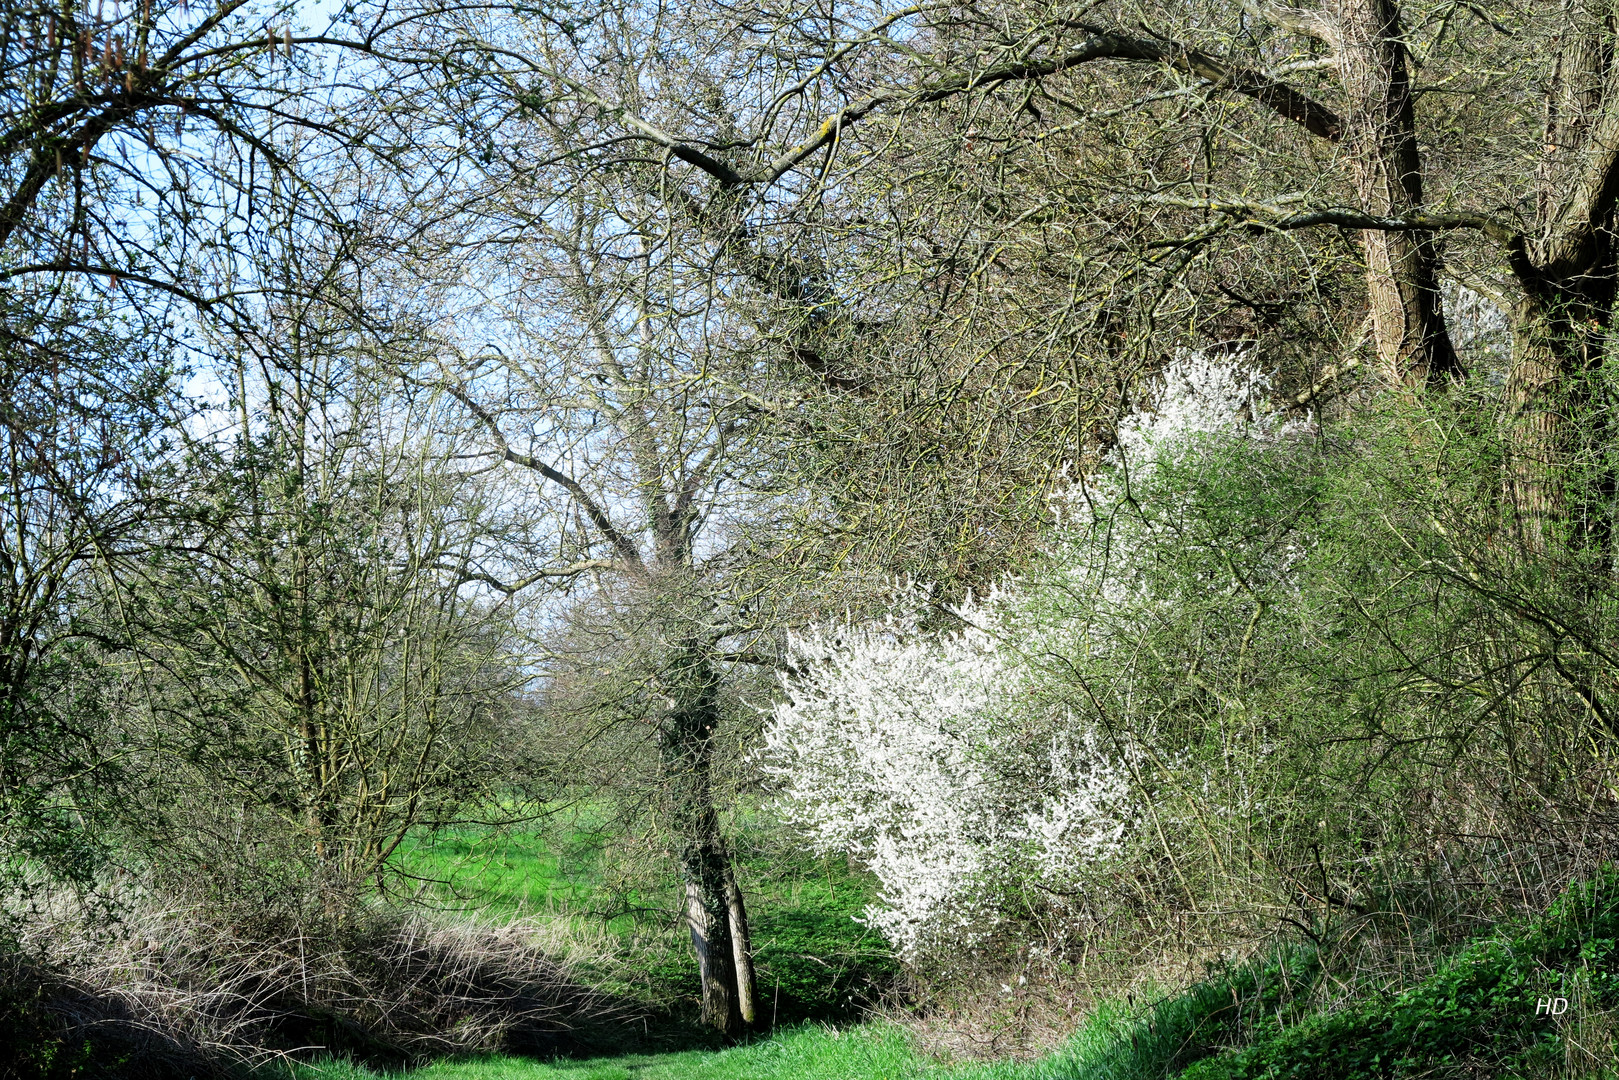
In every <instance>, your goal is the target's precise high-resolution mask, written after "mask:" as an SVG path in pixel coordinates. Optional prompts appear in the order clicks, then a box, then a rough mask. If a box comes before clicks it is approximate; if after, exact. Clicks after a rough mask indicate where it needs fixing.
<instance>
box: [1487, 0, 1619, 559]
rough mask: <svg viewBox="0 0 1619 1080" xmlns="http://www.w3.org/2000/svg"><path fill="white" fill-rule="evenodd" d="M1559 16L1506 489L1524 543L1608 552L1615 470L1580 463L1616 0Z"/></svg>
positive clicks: (1613, 283) (1601, 338)
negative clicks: (1562, 26) (1563, 25)
mask: <svg viewBox="0 0 1619 1080" xmlns="http://www.w3.org/2000/svg"><path fill="white" fill-rule="evenodd" d="M1564 13H1565V16H1566V17H1567V18H1568V20H1569V25H1568V29H1567V31H1566V33H1565V35H1564V39H1563V48H1562V50H1561V52H1560V53H1559V55H1558V57H1557V62H1556V66H1555V68H1554V70H1553V74H1552V78H1551V79H1550V80H1548V82H1547V85H1546V137H1545V142H1544V145H1545V152H1544V154H1543V156H1542V159H1541V163H1540V167H1539V169H1538V173H1537V181H1538V191H1537V200H1536V209H1537V216H1538V218H1539V229H1538V230H1536V234H1535V235H1533V236H1532V237H1531V238H1530V240H1529V241H1528V242H1527V243H1526V244H1525V245H1524V246H1523V247H1522V248H1521V249H1518V250H1516V251H1515V252H1514V253H1513V256H1512V259H1513V269H1514V271H1515V272H1516V274H1517V277H1518V280H1519V282H1520V283H1521V284H1522V285H1523V288H1524V293H1525V298H1524V300H1523V301H1521V302H1520V303H1519V305H1518V308H1517V311H1516V312H1515V328H1514V340H1513V360H1512V371H1511V374H1510V376H1509V377H1508V381H1507V407H1508V441H1509V445H1510V447H1511V458H1512V460H1511V463H1510V468H1509V473H1508V488H1509V492H1510V502H1511V505H1512V509H1513V513H1514V517H1515V519H1516V523H1517V529H1518V535H1519V538H1520V540H1521V541H1522V542H1523V543H1524V544H1525V545H1526V546H1527V547H1528V548H1529V549H1530V550H1537V551H1545V550H1549V549H1550V547H1551V546H1552V545H1554V544H1556V545H1562V546H1566V547H1567V548H1569V549H1570V550H1576V551H1584V552H1591V551H1593V550H1595V551H1599V552H1606V549H1607V547H1608V544H1609V543H1610V539H1611V536H1610V534H1611V531H1612V529H1611V523H1610V520H1609V519H1610V517H1611V512H1612V511H1611V507H1610V506H1608V505H1607V504H1608V502H1609V496H1611V494H1612V490H1613V486H1614V485H1613V478H1612V476H1611V475H1608V474H1607V473H1606V472H1603V471H1600V470H1598V471H1597V472H1594V473H1587V472H1586V471H1585V470H1582V469H1579V467H1578V466H1579V462H1580V459H1581V458H1582V457H1583V456H1586V455H1584V453H1583V451H1585V450H1590V449H1596V448H1597V444H1598V443H1600V442H1601V441H1603V440H1605V439H1606V438H1607V437H1608V432H1607V430H1606V425H1605V424H1604V423H1603V422H1602V420H1601V413H1602V408H1601V406H1602V405H1603V403H1602V402H1599V401H1597V400H1596V398H1595V396H1594V395H1595V393H1596V390H1597V387H1596V379H1595V375H1596V373H1597V370H1598V368H1600V367H1601V365H1602V363H1603V360H1604V353H1605V346H1606V339H1607V336H1608V334H1609V332H1610V330H1611V327H1612V323H1613V314H1614V300H1615V290H1616V287H1619V260H1616V257H1615V246H1614V242H1613V230H1614V227H1615V225H1616V217H1619V215H1616V212H1615V211H1616V203H1619V184H1616V183H1615V180H1616V177H1619V157H1616V155H1615V153H1614V150H1613V148H1614V146H1615V144H1616V141H1619V70H1616V67H1615V64H1614V36H1615V33H1616V31H1619V18H1616V15H1619V3H1616V2H1615V0H1567V2H1566V3H1565V6H1564ZM1593 425H1596V426H1593ZM1592 460H1593V462H1594V458H1593V459H1592Z"/></svg>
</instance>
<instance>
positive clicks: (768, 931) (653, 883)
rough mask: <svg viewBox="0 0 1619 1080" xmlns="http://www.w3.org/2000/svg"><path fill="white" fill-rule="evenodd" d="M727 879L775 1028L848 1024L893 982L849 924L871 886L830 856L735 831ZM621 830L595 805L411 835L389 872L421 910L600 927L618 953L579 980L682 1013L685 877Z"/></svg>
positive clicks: (686, 978) (686, 985)
mask: <svg viewBox="0 0 1619 1080" xmlns="http://www.w3.org/2000/svg"><path fill="white" fill-rule="evenodd" d="M739 831H740V832H741V833H742V837H741V839H740V840H739V842H738V844H737V851H736V872H737V877H738V880H739V881H740V882H741V884H742V887H743V890H744V892H745V894H746V896H747V899H748V904H749V916H750V923H751V925H752V933H753V954H754V963H755V967H756V980H757V982H756V985H757V986H758V993H759V1008H760V1012H761V1015H762V1018H763V1020H764V1021H765V1022H766V1023H767V1024H769V1025H770V1026H771V1027H775V1026H776V1025H778V1024H791V1023H797V1022H801V1021H805V1020H830V1021H840V1022H847V1021H849V1020H851V1019H852V1018H854V1017H856V1016H857V1015H859V1013H860V1011H861V1010H862V1008H863V1006H864V1005H865V1004H867V1003H868V1002H869V1001H870V1000H871V999H872V998H873V997H875V996H876V995H879V994H881V993H882V992H883V990H884V989H885V988H886V987H887V986H888V985H889V984H890V983H892V981H893V980H894V978H895V977H896V976H897V975H898V965H897V964H896V963H895V962H894V960H893V957H892V955H891V954H890V952H889V950H888V948H887V945H886V943H885V942H884V941H883V939H882V937H881V935H880V934H877V933H876V932H875V931H872V930H870V929H868V928H867V927H866V926H864V925H863V924H862V923H861V922H860V921H858V917H859V916H860V915H861V913H862V912H863V911H864V910H865V908H866V906H867V904H868V903H870V900H871V894H870V889H869V885H868V883H867V882H865V881H864V880H862V879H861V878H860V877H859V876H858V875H856V874H854V873H851V871H850V869H849V867H848V864H847V863H846V862H845V861H844V860H843V859H839V858H832V859H822V858H816V857H813V856H809V855H805V854H802V853H793V852H790V851H786V852H784V851H783V850H781V849H780V848H779V847H774V846H766V844H767V841H763V840H760V839H759V837H760V836H761V835H763V834H762V832H759V831H755V833H754V834H752V837H753V838H752V840H751V842H750V834H749V833H748V832H747V831H746V830H739ZM618 835H620V834H619V833H618V832H617V831H615V830H613V829H611V828H609V827H607V825H606V824H605V822H604V820H603V819H602V817H601V816H600V815H598V814H596V813H594V812H592V810H591V809H590V808H582V809H580V810H579V811H578V812H576V813H574V814H572V815H570V816H567V817H560V816H559V817H557V818H554V819H551V820H550V821H548V822H547V823H545V824H544V825H543V826H541V827H535V828H532V829H518V830H509V829H508V830H490V829H479V828H461V829H451V830H444V831H441V832H438V833H436V834H434V835H432V836H426V837H420V838H412V840H410V841H409V842H407V843H406V844H404V845H402V846H401V848H400V851H399V852H398V853H397V855H396V857H395V858H396V863H395V865H396V866H397V867H398V868H399V869H401V870H403V871H405V872H406V873H408V874H410V875H412V876H414V877H415V878H417V879H419V880H421V881H422V882H423V884H424V892H425V896H426V898H427V899H428V900H429V902H430V903H432V904H435V905H438V906H441V907H443V908H444V909H446V910H449V911H458V912H466V913H471V914H473V915H474V916H475V917H478V918H481V919H487V920H490V921H505V920H509V919H513V918H522V917H530V916H543V917H553V918H554V917H560V918H565V919H568V920H571V921H572V922H574V923H575V924H576V925H577V926H578V927H579V929H580V930H581V932H582V933H583V934H585V935H596V934H599V933H600V932H603V931H605V932H606V934H608V935H610V938H611V941H612V944H613V949H614V951H615V952H616V953H617V956H616V958H615V960H614V961H613V962H610V963H604V964H595V965H591V964H588V963H587V964H586V965H585V968H586V969H585V971H584V972H583V974H584V975H585V976H586V977H587V978H589V979H591V980H592V981H593V982H595V983H596V984H598V985H599V986H601V987H602V988H603V989H605V990H607V991H608V992H610V993H613V994H616V995H619V996H623V997H628V998H631V999H635V1000H638V1001H640V1002H642V1003H644V1004H646V1005H649V1006H652V1007H654V1008H655V1009H660V1010H664V1011H668V1012H672V1013H679V1012H680V1011H681V1009H680V1006H681V1005H682V1003H684V1004H685V1005H688V1006H689V1005H690V1004H691V1003H693V1002H694V1001H695V998H696V995H697V990H698V986H697V967H696V962H695V960H694V959H693V957H692V954H691V946H690V942H689V941H688V939H687V936H686V934H685V931H684V930H683V929H682V928H681V926H680V925H679V922H678V920H677V918H676V915H675V913H676V912H677V910H678V898H679V890H680V883H679V880H678V879H677V878H676V877H675V876H674V874H673V871H672V868H671V867H669V866H667V865H664V864H662V863H660V862H659V861H658V860H657V859H655V858H646V857H644V856H643V857H642V858H641V859H640V860H639V861H635V862H631V863H630V864H629V865H626V862H625V860H624V859H623V858H621V853H620V852H618V851H616V850H615V849H614V843H615V839H616V837H617V836H618Z"/></svg>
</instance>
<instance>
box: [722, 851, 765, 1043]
mask: <svg viewBox="0 0 1619 1080" xmlns="http://www.w3.org/2000/svg"><path fill="white" fill-rule="evenodd" d="M725 907H726V910H727V911H728V912H729V913H730V916H731V919H730V921H731V948H732V950H733V952H734V954H735V957H736V1000H737V1005H738V1007H739V1008H740V1010H741V1013H742V1022H743V1023H745V1024H748V1025H749V1026H752V1025H753V1024H754V1023H756V1022H757V1020H758V1010H757V1005H756V1002H755V999H754V989H753V984H754V980H753V941H752V935H751V934H749V933H748V909H747V907H746V906H745V905H744V904H743V903H742V890H741V889H740V888H739V887H738V886H737V883H736V874H735V872H734V871H733V870H732V868H731V867H729V866H728V867H726V874H725Z"/></svg>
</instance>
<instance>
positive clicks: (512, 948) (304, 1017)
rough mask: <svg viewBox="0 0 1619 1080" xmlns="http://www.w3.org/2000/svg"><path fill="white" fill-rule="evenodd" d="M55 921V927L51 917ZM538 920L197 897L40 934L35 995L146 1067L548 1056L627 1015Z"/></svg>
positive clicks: (107, 1047)
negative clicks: (250, 908) (215, 907)
mask: <svg viewBox="0 0 1619 1080" xmlns="http://www.w3.org/2000/svg"><path fill="white" fill-rule="evenodd" d="M57 926H58V927H60V926H61V924H60V923H58V924H57ZM566 934H567V930H566V928H565V927H563V926H560V925H557V924H555V923H554V922H551V921H545V920H531V921H525V922H516V923H511V924H507V925H503V926H499V927H490V926H481V925H476V924H468V923H454V922H447V921H435V920H433V919H430V918H428V917H425V916H423V915H420V914H402V913H398V912H387V911H378V910H368V909H364V908H355V909H350V910H347V911H344V912H342V913H341V914H334V913H330V912H320V913H318V914H316V915H313V916H311V917H308V918H304V919H298V920H290V921H289V920H286V919H284V918H283V919H268V918H267V919H265V920H263V921H257V920H253V919H242V918H225V917H219V916H218V915H217V914H213V913H210V912H209V911H207V910H203V909H200V908H198V907H175V908H166V909H164V908H155V907H151V906H146V907H144V908H141V909H137V910H135V911H132V912H128V913H126V914H125V915H124V917H123V918H122V919H121V920H120V921H119V923H118V924H117V926H116V929H115V930H114V931H113V932H102V933H100V934H98V935H95V936H94V937H93V938H87V937H86V935H85V934H83V933H82V932H80V933H72V934H70V933H66V932H63V931H61V930H60V929H58V930H56V931H55V932H54V933H53V932H51V931H49V930H48V929H45V928H40V929H38V930H36V932H35V934H34V936H33V940H32V941H31V942H29V944H30V945H31V946H32V948H31V949H30V951H31V952H32V953H33V954H34V955H37V956H40V957H42V958H43V959H44V962H43V963H42V964H40V965H38V966H37V967H36V968H35V969H34V972H35V975H36V977H37V976H38V973H39V972H41V971H49V972H51V975H50V976H49V977H48V980H47V982H48V989H47V990H46V991H45V992H44V993H43V994H41V995H40V999H39V1000H40V1005H41V1007H42V1008H43V1009H45V1010H46V1011H47V1012H49V1013H50V1014H52V1015H53V1016H54V1017H55V1019H56V1022H57V1023H58V1024H59V1025H61V1026H62V1027H64V1028H65V1029H66V1031H67V1032H68V1033H69V1035H70V1038H71V1039H73V1040H77V1041H80V1042H82V1041H83V1040H85V1039H89V1040H91V1041H92V1042H93V1044H94V1045H95V1046H96V1047H97V1048H98V1053H97V1056H98V1057H110V1058H112V1057H126V1058H132V1059H138V1060H139V1061H141V1062H142V1063H143V1064H145V1065H146V1066H147V1068H145V1069H144V1070H143V1071H146V1072H149V1073H150V1074H152V1075H165V1074H169V1073H172V1072H187V1071H188V1072H197V1071H198V1070H199V1068H200V1069H201V1070H202V1071H203V1072H218V1071H219V1070H220V1069H222V1068H224V1067H226V1066H227V1065H230V1064H253V1063H259V1062H263V1061H265V1060H268V1059H271V1058H274V1057H278V1056H289V1055H290V1056H307V1055H315V1054H334V1053H335V1054H345V1055H354V1056H360V1057H365V1058H367V1059H371V1060H374V1061H384V1062H389V1063H395V1064H405V1063H412V1062H420V1061H424V1060H426V1059H428V1058H431V1057H435V1056H439V1055H443V1054H447V1053H466V1052H504V1053H549V1052H557V1051H561V1050H565V1049H568V1048H569V1047H570V1046H571V1045H573V1044H575V1043H577V1042H579V1041H580V1040H581V1039H583V1038H587V1037H588V1033H589V1032H590V1031H595V1030H602V1029H604V1028H606V1027H608V1026H611V1025H613V1024H614V1022H615V1021H622V1020H623V1019H624V1017H623V1016H622V1015H621V1010H619V1009H618V1008H617V1007H616V1006H615V1005H614V1003H612V1002H610V1001H609V1000H607V999H606V998H605V997H604V996H603V995H602V994H600V993H598V992H597V991H594V990H592V989H591V988H589V987H588V986H587V985H585V984H584V982H582V981H581V980H580V979H579V978H578V977H576V974H575V967H574V962H573V961H572V960H570V959H565V958H559V957H567V956H568V955H569V954H570V953H576V952H577V947H578V943H577V942H571V941H567V940H563V938H564V937H565V935H566Z"/></svg>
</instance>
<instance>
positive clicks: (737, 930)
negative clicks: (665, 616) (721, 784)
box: [661, 644, 754, 1036]
mask: <svg viewBox="0 0 1619 1080" xmlns="http://www.w3.org/2000/svg"><path fill="white" fill-rule="evenodd" d="M664 690H665V693H666V694H667V695H668V697H669V700H670V702H671V707H670V710H669V713H668V714H667V716H666V717H665V718H664V722H663V727H662V730H661V741H662V746H661V750H662V757H663V770H664V781H665V784H666V787H667V790H668V795H669V813H670V818H671V823H672V824H673V826H674V831H675V835H676V837H677V842H678V843H679V845H680V871H681V877H682V879H683V880H684V883H685V917H686V926H687V928H688V929H689V930H690V932H691V943H692V950H693V951H694V952H695V953H696V955H697V969H698V977H699V979H700V981H701V984H702V996H703V1001H702V1018H703V1023H705V1024H707V1025H708V1026H710V1027H713V1028H715V1029H717V1030H718V1031H720V1032H721V1033H723V1034H725V1035H727V1036H735V1035H739V1034H741V1032H742V1029H743V1026H744V1025H745V1024H747V1023H749V1022H751V1020H752V1018H753V1016H754V1003H753V965H752V960H751V957H750V956H749V955H748V940H747V937H748V934H747V915H746V911H745V909H744V908H743V906H742V894H741V891H740V890H739V889H738V888H737V885H736V879H735V875H734V873H733V871H732V869H731V859H730V854H729V852H728V851H727V850H726V846H725V842H724V837H723V835H722V834H721V832H720V824H719V814H718V813H717V812H716V810H715V808H714V792H713V785H712V781H711V770H712V753H713V740H714V733H715V730H716V728H717V726H718V722H719V694H718V690H719V687H718V680H717V678H716V676H715V673H714V669H713V664H712V663H711V661H710V660H709V658H708V657H707V655H706V654H705V653H704V652H703V651H702V649H701V648H700V647H699V646H696V645H692V644H688V645H685V646H682V647H681V649H680V650H679V653H678V655H677V656H676V657H675V658H674V659H673V661H672V662H671V663H670V664H669V665H668V667H667V668H666V669H665V672H664ZM739 960H740V961H742V962H740V963H739Z"/></svg>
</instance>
